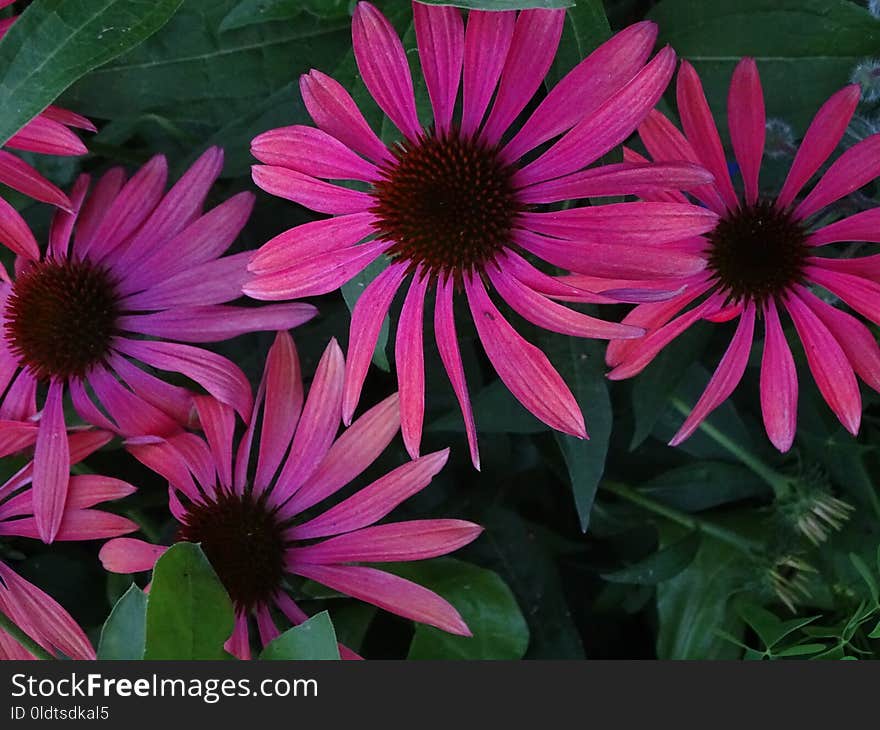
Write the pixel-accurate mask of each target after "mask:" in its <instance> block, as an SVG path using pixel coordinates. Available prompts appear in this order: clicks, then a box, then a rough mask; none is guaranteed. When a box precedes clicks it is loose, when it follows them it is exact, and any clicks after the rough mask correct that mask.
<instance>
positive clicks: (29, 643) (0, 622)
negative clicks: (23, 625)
mask: <svg viewBox="0 0 880 730" xmlns="http://www.w3.org/2000/svg"><path fill="white" fill-rule="evenodd" d="M0 629H2V630H3V631H5V632H6V633H7V634H9V635H10V636H11V637H12V638H13V639H15V640H16V641H17V642H18V643H19V644H21V645H22V646H23V647H24V648H25V649H27V650H28V651H29V652H30V653H31V654H33V655H34V656H35V657H36V658H37V659H54V658H55V657H53V656H52V655H51V654H50V653H49V652H48V651H46V650H45V649H44V648H43V647H42V646H40V645H39V644H38V643H37V642H36V641H34V640H33V639H32V638H31V637H30V636H28V635H27V634H26V633H25V632H24V631H22V630H21V629H20V628H18V626H17V625H16V624H15V623H14V622H13V621H12V619H11V618H9V617H8V616H7V615H6V614H5V613H3V611H0Z"/></svg>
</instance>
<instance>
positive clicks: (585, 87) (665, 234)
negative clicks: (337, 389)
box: [244, 2, 716, 467]
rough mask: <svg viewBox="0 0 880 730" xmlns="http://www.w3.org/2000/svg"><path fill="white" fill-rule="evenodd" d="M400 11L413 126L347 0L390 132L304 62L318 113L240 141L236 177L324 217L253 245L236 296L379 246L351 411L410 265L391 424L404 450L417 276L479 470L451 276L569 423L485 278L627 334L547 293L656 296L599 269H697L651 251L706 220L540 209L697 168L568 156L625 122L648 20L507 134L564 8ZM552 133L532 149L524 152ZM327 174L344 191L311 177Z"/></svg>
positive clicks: (513, 372) (307, 89)
mask: <svg viewBox="0 0 880 730" xmlns="http://www.w3.org/2000/svg"><path fill="white" fill-rule="evenodd" d="M413 12H414V15H415V30H416V38H417V41H418V47H419V59H420V60H421V66H422V71H423V74H424V79H425V83H426V85H427V89H428V94H429V96H430V99H431V104H432V107H433V126H427V127H426V126H423V124H422V123H421V122H420V120H419V118H418V116H417V114H416V103H415V98H414V93H413V80H412V77H411V75H410V69H409V63H408V61H407V57H406V54H405V51H404V48H403V45H402V44H401V41H400V39H399V38H398V37H397V35H396V34H395V32H394V30H393V28H392V27H391V25H390V24H389V22H388V21H387V20H386V19H385V17H384V16H383V15H382V14H381V13H380V12H379V11H378V10H377V9H376V8H375V7H373V6H372V5H370V4H369V3H364V2H362V3H360V4H359V5H358V6H357V9H356V11H355V14H354V22H353V39H354V53H355V57H356V60H357V64H358V68H359V69H360V73H361V76H362V77H363V79H364V82H365V84H366V86H367V88H368V90H369V91H370V93H371V94H372V97H373V99H374V100H375V101H376V103H377V104H378V105H379V106H380V107H381V108H382V110H383V111H384V112H385V114H386V115H387V116H388V117H389V119H390V120H391V121H392V122H393V123H394V125H395V126H396V127H397V128H398V129H399V130H400V131H401V132H402V134H403V137H404V139H403V141H402V142H400V143H397V144H393V145H391V146H390V147H389V146H386V145H385V144H384V143H383V142H381V141H380V140H379V138H378V137H377V136H376V135H375V133H374V132H373V131H372V130H371V129H370V128H369V126H368V125H367V123H366V121H365V120H364V118H363V116H362V115H361V113H360V111H359V110H358V108H357V106H356V105H355V103H354V101H353V100H352V98H351V96H350V95H349V94H348V93H347V92H346V91H345V90H344V89H343V88H342V87H341V86H340V85H339V84H338V83H337V82H336V81H334V80H333V79H331V78H330V77H328V76H325V75H324V74H322V73H321V72H319V71H312V72H311V73H309V74H307V75H305V76H303V77H302V79H301V80H300V89H301V91H302V96H303V99H304V101H305V104H306V107H307V108H308V110H309V113H310V114H311V116H312V118H313V119H314V121H315V124H316V125H317V127H318V128H317V129H314V128H311V127H305V126H294V127H286V128H281V129H275V130H271V131H269V132H266V133H265V134H262V135H260V136H259V137H257V138H256V139H255V140H254V141H253V144H252V151H253V154H254V156H255V157H257V158H258V159H259V160H260V161H261V162H263V163H265V164H264V165H257V166H255V167H254V170H253V177H254V181H255V182H256V184H257V185H259V186H260V187H261V188H263V189H264V190H266V191H267V192H269V193H272V194H274V195H278V196H280V197H283V198H287V199H289V200H292V201H294V202H296V203H299V204H301V205H303V206H305V207H307V208H310V209H312V210H315V211H318V212H321V213H328V214H330V215H332V216H333V217H331V218H329V219H327V220H320V221H316V222H311V223H307V224H305V225H302V226H299V227H297V228H293V229H291V230H289V231H286V232H285V233H282V234H281V235H279V236H277V237H276V238H274V239H273V240H271V241H269V242H268V243H267V244H265V245H264V246H263V248H262V249H261V250H260V251H259V252H258V253H257V255H256V256H255V257H254V258H253V260H252V261H251V264H250V270H251V271H252V272H253V273H254V274H255V276H254V278H253V279H252V280H251V281H249V282H248V283H247V284H246V285H245V288H244V291H245V293H247V294H249V295H250V296H252V297H255V298H257V299H269V300H278V299H289V298H297V297H305V296H311V295H317V294H323V293H326V292H330V291H333V290H335V289H337V288H338V287H339V286H341V285H342V284H344V283H345V282H347V281H349V280H350V279H351V278H352V277H353V276H355V275H356V274H357V273H358V272H360V271H361V270H362V269H363V268H364V267H366V266H367V265H368V264H370V263H371V262H372V261H374V260H376V259H377V258H378V257H380V256H381V255H383V254H384V255H386V256H387V257H389V258H390V259H391V264H390V265H389V266H388V268H387V269H385V270H384V271H383V272H382V273H381V274H380V275H379V276H378V277H376V278H375V279H374V280H373V281H372V282H371V283H370V284H369V286H367V287H366V289H365V290H364V292H363V293H362V295H361V297H360V298H359V300H358V303H357V306H356V307H355V309H354V311H353V313H352V321H351V334H350V338H349V355H348V362H347V365H346V379H345V394H344V398H343V420H344V422H345V423H349V422H350V421H351V418H352V414H353V413H354V411H355V408H356V406H357V403H358V400H359V398H360V393H361V388H362V385H363V382H364V378H365V376H366V372H367V369H368V367H369V363H370V358H371V356H372V354H373V351H374V349H375V346H376V341H377V337H378V335H379V331H380V327H381V324H382V321H383V319H384V317H385V315H386V313H387V312H388V310H389V307H390V305H391V302H392V300H393V299H394V297H395V295H396V293H397V292H398V290H399V289H400V287H401V286H402V285H403V283H404V280H405V279H407V278H410V279H411V283H410V285H409V290H408V292H407V294H406V298H405V301H404V304H403V309H402V311H401V313H400V318H399V320H398V326H397V339H396V344H395V355H396V366H397V379H398V383H399V387H400V407H401V412H402V416H401V418H402V432H403V438H404V443H405V444H406V447H407V450H408V451H409V453H410V455H411V456H412V457H414V458H415V457H417V456H418V454H419V445H420V442H421V434H422V422H423V419H424V356H423V336H424V335H423V318H424V308H425V297H426V295H427V293H428V291H429V289H430V288H432V287H435V288H436V306H435V309H434V336H435V338H436V341H437V348H438V350H439V353H440V356H441V359H442V361H443V364H444V366H445V369H446V372H447V373H448V376H449V379H450V381H451V383H452V387H453V389H454V391H455V394H456V397H457V398H458V402H459V405H460V407H461V411H462V415H463V417H464V421H465V427H466V431H467V436H468V441H469V444H470V448H471V457H472V460H473V462H474V465H475V466H477V467H479V455H478V451H477V438H476V428H475V425H474V419H473V415H472V412H471V405H470V400H469V396H468V391H467V385H466V383H465V377H464V370H463V367H462V360H461V355H460V351H459V346H458V341H457V334H456V324H455V319H454V317H453V298H454V296H453V295H454V294H455V293H456V292H459V293H460V292H461V290H462V289H463V290H464V293H465V296H466V299H467V302H468V304H469V307H470V311H471V315H472V317H473V321H474V324H475V325H476V330H477V334H478V336H479V338H480V341H481V342H482V345H483V347H484V349H485V351H486V354H487V355H488V357H489V360H490V361H491V363H492V365H493V367H494V368H495V370H496V371H497V373H498V375H499V376H500V378H501V380H502V381H503V382H504V383H505V384H506V386H507V387H508V388H509V389H510V391H511V392H512V393H513V395H514V396H515V397H516V398H517V399H518V400H519V401H520V402H521V403H522V404H523V405H524V406H525V407H526V408H527V409H528V410H529V411H531V412H532V413H534V414H535V416H536V417H538V418H539V419H541V420H542V421H543V422H545V423H546V424H548V425H549V426H551V427H552V428H555V429H558V430H560V431H564V432H566V433H570V434H574V435H576V436H579V437H581V438H583V437H585V436H586V429H585V426H584V419H583V416H582V414H581V411H580V408H579V407H578V404H577V402H576V401H575V398H574V396H573V395H572V393H571V392H570V391H569V389H568V387H567V386H566V384H565V382H564V381H563V379H562V378H561V377H560V375H559V374H558V373H557V371H556V370H555V369H554V368H553V366H552V365H551V364H550V362H549V360H548V359H547V357H546V356H545V355H544V353H543V352H541V350H539V349H538V348H536V347H535V346H533V345H531V344H530V343H528V342H526V341H525V340H524V339H523V338H522V337H521V336H520V335H519V334H518V333H517V332H516V330H515V329H514V328H513V327H512V326H511V325H510V324H509V323H508V321H507V320H506V319H505V317H504V316H503V315H502V314H501V312H500V311H499V310H498V309H497V308H496V306H495V304H494V303H493V302H492V300H491V298H490V295H489V287H491V288H494V290H495V292H496V293H497V294H498V295H499V296H500V297H501V298H502V299H504V300H505V301H506V302H507V303H508V304H509V305H510V307H511V308H512V309H513V310H515V311H516V312H517V313H518V314H520V315H521V316H522V317H524V318H525V319H527V320H529V321H531V322H533V323H534V324H537V325H538V326H540V327H543V328H546V329H549V330H552V331H555V332H561V333H563V334H567V335H572V336H578V337H590V338H615V337H637V336H640V335H641V334H642V333H643V331H642V330H641V329H640V328H637V327H629V326H625V325H620V324H615V323H609V322H605V321H602V320H599V319H595V318H593V317H590V316H587V315H585V314H582V313H580V312H577V311H574V310H572V309H569V308H567V307H564V306H562V305H560V304H558V303H557V302H556V301H554V300H566V301H581V302H593V303H601V302H616V301H621V300H625V301H644V297H648V298H651V297H653V298H661V297H662V296H663V292H649V293H647V294H642V293H640V292H634V291H615V289H616V287H615V285H614V283H613V282H610V283H609V282H607V281H606V279H608V278H611V279H614V278H619V277H620V276H625V275H630V274H637V275H638V277H639V278H651V277H657V276H668V275H670V274H671V273H674V274H675V275H685V274H688V273H693V272H694V271H696V270H698V269H700V268H702V267H703V266H704V265H705V264H704V262H703V261H702V260H701V259H700V258H699V257H698V256H695V255H693V254H689V253H684V252H676V253H674V254H671V255H670V256H669V257H660V256H656V251H657V250H658V248H661V247H662V246H663V245H664V244H665V243H666V242H667V241H670V240H676V239H679V238H682V237H685V236H694V235H697V234H699V233H702V232H704V231H706V230H709V229H710V228H711V227H712V226H713V225H714V223H715V220H716V216H715V214H714V213H712V212H711V211H708V210H706V209H701V208H699V207H696V206H691V205H688V204H687V203H678V202H676V203H653V202H636V203H625V204H617V205H606V206H599V207H575V208H570V209H568V210H564V211H541V210H539V206H546V205H550V204H554V203H558V202H560V201H565V200H570V199H580V198H586V197H601V196H610V195H619V194H627V193H636V192H639V191H641V190H644V189H647V190H654V189H657V188H666V187H672V188H675V189H678V188H689V187H692V186H694V185H702V184H706V183H707V182H708V181H710V180H711V176H709V175H708V174H707V173H706V172H705V170H703V169H702V168H699V167H697V166H694V165H690V164H687V163H671V164H664V165H659V166H651V165H644V164H642V165H632V164H620V165H610V166H605V167H595V168H591V169H586V170H585V169H584V168H586V167H587V166H588V165H590V164H592V163H594V162H596V161H597V160H599V159H600V158H601V157H602V156H603V155H604V154H605V153H606V152H608V151H609V150H611V149H612V148H614V147H615V146H616V145H618V144H619V143H620V142H622V141H623V140H624V139H626V137H627V136H629V134H630V133H631V132H632V131H633V130H634V129H635V128H636V126H637V125H638V124H639V123H640V122H641V121H642V119H643V118H644V117H645V115H646V114H647V113H648V111H649V110H650V109H651V107H652V106H653V105H654V104H655V103H656V102H657V100H658V99H659V98H660V95H661V94H662V92H663V90H664V89H665V88H666V85H667V83H668V81H669V79H670V78H671V75H672V72H673V70H674V66H675V55H674V53H673V52H672V50H671V49H669V48H665V49H664V50H662V51H661V52H660V53H658V54H657V55H656V56H655V57H654V58H653V60H651V61H650V62H648V59H649V57H650V55H651V50H652V48H653V46H654V42H655V39H656V28H655V26H654V25H653V24H651V23H640V24H637V25H634V26H632V27H630V28H628V29H626V30H624V31H623V32H621V33H619V34H617V35H616V36H615V37H614V38H612V39H611V40H609V41H608V42H607V43H605V44H603V45H602V46H601V47H600V48H599V49H597V50H596V51H595V52H594V53H593V54H591V55H590V56H589V57H588V58H587V59H585V60H584V61H583V62H581V63H580V64H579V65H578V66H577V67H576V68H575V69H574V70H572V71H571V73H569V74H568V76H566V77H565V78H564V79H563V80H562V81H560V82H559V84H557V85H556V87H555V88H554V89H553V90H552V91H551V92H550V93H549V94H548V95H547V96H546V98H544V99H543V100H542V101H541V103H540V104H539V105H538V106H537V108H536V109H535V111H534V112H533V113H532V114H531V116H530V117H529V118H528V120H527V121H526V122H525V123H524V124H523V125H522V127H521V128H520V129H519V131H517V132H516V133H515V134H512V135H511V136H509V138H508V136H507V132H508V129H509V128H510V127H511V125H512V123H513V122H514V121H515V120H516V119H517V118H518V117H519V116H520V113H521V112H522V111H523V110H524V109H525V108H526V106H527V104H528V103H529V101H530V100H531V99H532V97H533V96H534V95H535V93H536V92H537V91H538V89H539V87H540V86H541V83H542V80H543V79H544V76H545V75H546V73H547V71H548V69H549V68H550V65H551V63H552V61H553V57H554V55H555V53H556V47H557V45H558V42H559V38H560V35H561V33H562V28H563V22H564V19H565V13H564V11H561V10H524V11H522V12H519V13H517V12H514V11H509V12H482V11H471V12H470V13H469V14H468V18H467V27H465V23H464V21H463V19H462V14H461V12H460V11H459V10H458V9H456V8H452V7H438V6H433V5H432V6H428V5H423V4H420V3H418V2H416V3H414V4H413ZM460 85H461V87H462V101H461V115H460V118H458V119H457V120H456V116H457V115H456V114H455V107H456V100H457V98H458V91H459V86H460ZM493 97H494V103H493V104H492V105H491V109H490V102H491V100H492V99H493ZM553 140H556V141H555V142H553V143H552V144H551V145H550V146H549V148H548V149H546V150H545V151H543V152H542V153H540V154H538V155H534V154H531V153H533V151H534V150H536V149H538V148H539V147H541V146H542V145H544V144H545V143H549V142H551V141H553ZM527 157H529V159H530V161H527V160H526V158H527ZM531 158H534V159H531ZM337 179H344V180H353V181H356V183H357V184H358V185H359V187H358V189H352V188H349V187H341V186H339V185H336V184H333V183H330V182H325V180H337ZM524 255H525V256H535V257H537V258H540V259H543V260H544V261H546V262H548V263H550V264H552V265H555V266H558V267H561V268H564V269H566V270H569V271H572V270H573V271H579V272H581V273H585V274H589V275H590V281H589V284H588V285H587V284H585V285H584V286H583V287H581V288H576V287H573V286H571V285H567V284H565V283H563V282H561V281H559V280H558V279H557V278H556V277H553V276H549V275H548V274H546V273H544V272H542V271H541V270H539V269H538V268H535V267H534V266H533V265H532V264H531V263H529V262H528V261H527V260H526V258H525V256H524ZM487 285H488V286H487Z"/></svg>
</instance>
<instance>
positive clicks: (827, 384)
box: [785, 294, 862, 435]
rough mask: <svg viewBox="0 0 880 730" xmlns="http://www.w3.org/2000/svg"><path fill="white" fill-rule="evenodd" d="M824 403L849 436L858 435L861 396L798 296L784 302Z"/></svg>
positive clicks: (834, 345) (833, 343)
mask: <svg viewBox="0 0 880 730" xmlns="http://www.w3.org/2000/svg"><path fill="white" fill-rule="evenodd" d="M785 304H786V307H787V308H788V312H789V314H790V315H791V318H792V321H794V326H795V329H797V333H798V336H799V337H800V338H801V342H802V343H803V345H804V352H805V353H806V355H807V364H808V365H809V366H810V372H812V373H813V378H814V379H815V380H816V385H818V386H819V390H820V391H821V393H822V397H823V398H825V402H826V403H827V404H828V406H829V407H830V408H831V410H832V411H834V414H835V415H836V416H837V418H838V419H840V422H841V423H842V424H843V426H844V428H846V430H847V431H849V432H850V433H851V434H853V435H856V434H858V432H859V424H860V422H861V418H862V397H861V395H860V393H859V384H858V382H857V381H856V376H855V373H853V369H852V366H851V365H850V364H849V360H847V358H846V354H845V353H844V351H843V349H842V348H841V347H840V344H839V343H838V342H837V340H836V339H835V338H834V336H833V335H832V334H831V333H830V332H829V331H828V328H827V327H825V325H824V324H822V321H821V320H820V319H819V318H818V317H817V316H816V315H815V314H813V312H812V310H811V309H810V308H809V307H807V306H806V305H805V304H804V302H803V300H802V299H801V298H800V297H799V296H798V295H797V294H791V295H790V296H789V297H788V299H787V300H786V302H785Z"/></svg>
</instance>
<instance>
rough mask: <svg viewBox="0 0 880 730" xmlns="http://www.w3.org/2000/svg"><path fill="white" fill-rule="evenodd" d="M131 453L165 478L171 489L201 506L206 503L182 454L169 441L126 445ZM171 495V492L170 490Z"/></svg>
mask: <svg viewBox="0 0 880 730" xmlns="http://www.w3.org/2000/svg"><path fill="white" fill-rule="evenodd" d="M126 448H127V449H128V451H129V453H130V454H131V455H132V456H134V458H135V459H137V460H138V461H139V462H141V464H143V465H144V466H146V467H147V468H148V469H152V470H153V471H154V472H156V473H157V474H159V475H160V476H162V477H164V478H165V479H166V480H167V481H168V484H169V485H170V487H173V488H174V489H176V490H178V491H179V492H181V493H182V494H185V495H186V496H187V497H188V498H189V499H190V500H192V501H193V502H196V503H197V504H201V503H203V502H204V498H203V497H202V494H201V492H200V491H199V489H198V487H196V484H195V482H194V481H193V478H192V475H191V473H190V470H189V467H188V465H187V463H186V460H185V459H184V457H183V455H182V454H181V452H180V451H179V450H178V449H177V448H175V447H174V446H173V445H171V444H170V443H169V442H167V441H159V442H158V443H131V442H129V443H128V444H126ZM169 494H171V490H170V489H169Z"/></svg>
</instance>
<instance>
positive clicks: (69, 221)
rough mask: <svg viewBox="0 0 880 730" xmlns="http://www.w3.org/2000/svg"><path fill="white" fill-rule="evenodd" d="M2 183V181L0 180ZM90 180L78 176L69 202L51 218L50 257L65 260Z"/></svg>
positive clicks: (83, 176)
mask: <svg viewBox="0 0 880 730" xmlns="http://www.w3.org/2000/svg"><path fill="white" fill-rule="evenodd" d="M0 182H2V180H0ZM90 182H91V181H90V178H89V176H88V175H80V176H79V177H78V178H77V179H76V182H75V183H74V184H73V190H72V191H71V193H70V200H69V201H68V202H67V204H66V205H65V206H63V209H61V210H58V211H56V213H55V215H54V216H52V226H51V227H50V228H49V248H48V253H49V255H50V256H54V257H57V258H66V257H67V252H68V248H69V247H70V237H71V235H72V234H73V226H74V224H75V223H76V219H77V216H78V215H79V211H80V208H81V207H82V204H83V201H84V200H85V197H86V193H87V192H88V190H89V184H90Z"/></svg>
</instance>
